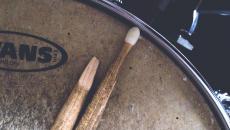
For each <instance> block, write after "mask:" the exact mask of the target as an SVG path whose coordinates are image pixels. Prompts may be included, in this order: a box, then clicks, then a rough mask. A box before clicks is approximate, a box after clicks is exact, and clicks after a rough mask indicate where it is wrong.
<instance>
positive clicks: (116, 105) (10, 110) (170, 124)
mask: <svg viewBox="0 0 230 130" xmlns="http://www.w3.org/2000/svg"><path fill="white" fill-rule="evenodd" d="M0 16H1V17H0V29H1V30H11V31H17V32H21V33H29V34H33V35H36V36H39V37H42V38H44V39H48V40H50V41H52V42H54V43H55V44H56V45H58V46H60V47H61V48H62V49H64V50H65V52H66V53H67V55H68V59H67V61H66V62H65V63H63V65H60V66H57V67H56V68H53V69H48V70H42V71H38V72H33V71H32V72H15V71H11V70H3V69H1V70H0V129H22V130H25V129H38V130H44V129H49V128H50V126H51V125H52V123H53V121H54V119H55V117H56V115H57V113H58V111H59V110H60V109H61V107H62V105H63V104H64V102H65V100H66V98H67V97H68V95H69V93H70V92H71V89H72V88H73V86H74V84H75V83H76V81H77V79H78V78H79V76H80V74H81V72H82V71H83V69H84V67H85V65H86V64H87V63H88V61H89V60H90V58H91V57H92V56H96V57H98V58H99V60H100V61H101V62H100V67H99V70H98V73H97V75H96V83H95V85H94V86H96V85H97V84H98V83H99V82H100V81H101V80H102V78H103V76H104V74H105V72H106V69H107V68H108V66H109V65H110V64H111V63H112V61H113V60H114V59H115V57H116V55H117V53H118V52H119V50H120V48H121V46H122V42H123V39H124V37H125V34H126V32H127V30H128V28H129V26H127V25H125V24H124V23H121V22H120V21H118V20H117V19H115V18H113V17H111V16H109V15H108V14H105V13H103V12H101V11H98V10H96V9H94V8H92V7H89V6H87V5H84V4H82V3H79V2H77V1H71V0H37V1H31V0H14V1H9V0H1V4H0ZM22 39H23V38H22ZM28 39H29V40H28ZM0 40H8V41H11V40H13V41H14V42H23V41H27V42H28V41H29V42H31V44H33V45H34V46H37V47H40V48H41V47H42V46H44V45H47V46H48V43H47V42H44V41H41V40H40V41H39V40H38V41H36V40H37V39H30V38H24V39H23V40H22V41H20V40H21V39H20V37H19V38H18V37H17V38H15V37H14V36H11V35H10V34H0ZM1 42H3V41H1ZM40 42H41V44H40ZM4 45H5V43H2V44H1V46H0V48H1V49H0V53H1V50H2V48H3V46H4ZM13 45H15V44H13ZM28 45H29V47H31V46H30V44H29V43H28ZM49 45H50V44H49ZM15 48H16V55H19V54H18V53H20V50H17V49H18V48H20V47H19V45H18V44H16V45H15ZM10 54H12V53H10ZM10 54H8V56H6V57H5V58H9V57H10V56H12V55H13V54H12V55H10ZM58 54H60V55H61V53H58ZM9 55H10V56H9ZM43 56H44V55H43ZM57 57H59V58H57V59H59V60H60V57H61V56H57ZM10 58H12V57H10ZM24 62H25V64H23V65H22V69H25V68H23V67H25V66H26V67H28V68H33V67H41V66H42V63H37V62H33V63H32V62H30V61H24ZM0 64H4V62H0ZM1 67H2V66H1ZM3 67H7V66H3ZM11 67H16V68H17V67H19V68H20V65H15V66H11ZM98 129H99V130H108V129H110V130H133V129H141V130H145V129H176V130H177V129H181V130H184V129H202V130H204V129H207V130H212V129H213V130H216V129H219V128H218V125H217V123H216V120H215V118H214V117H213V115H212V113H211V112H210V110H209V108H208V106H207V105H206V104H205V103H204V100H203V98H202V97H201V96H200V95H199V93H198V92H197V90H196V89H195V87H194V86H193V84H192V83H191V82H190V80H189V79H187V78H186V76H185V74H183V73H182V72H181V70H180V69H179V68H178V67H177V66H176V65H175V64H174V63H173V62H172V61H171V60H170V59H169V58H168V57H167V56H166V55H165V54H163V53H162V52H161V51H160V50H159V49H158V48H157V47H156V46H154V45H152V44H151V43H150V42H149V41H148V40H146V39H145V38H142V39H140V40H139V42H138V44H137V45H136V46H135V47H134V48H133V50H132V51H131V52H130V54H129V56H128V57H127V60H126V61H125V63H124V66H123V67H122V69H121V73H120V74H119V79H118V82H117V84H116V88H115V90H114V92H113V93H112V96H111V98H110V100H109V103H108V105H107V107H106V110H105V113H104V115H103V117H102V120H101V122H100V125H99V127H98Z"/></svg>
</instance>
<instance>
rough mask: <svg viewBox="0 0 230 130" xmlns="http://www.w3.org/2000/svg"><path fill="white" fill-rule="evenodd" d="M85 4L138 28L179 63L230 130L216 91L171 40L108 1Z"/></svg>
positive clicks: (229, 119)
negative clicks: (215, 93) (100, 9)
mask: <svg viewBox="0 0 230 130" xmlns="http://www.w3.org/2000/svg"><path fill="white" fill-rule="evenodd" d="M83 2H84V3H87V4H90V5H94V7H95V5H96V7H97V8H102V9H105V10H106V11H109V13H112V14H113V15H115V16H118V17H119V18H122V20H125V21H128V22H129V23H131V24H133V25H135V26H138V27H139V28H140V29H141V31H142V33H144V34H145V35H146V36H147V37H148V39H149V40H150V41H151V42H152V43H154V44H156V45H158V46H160V47H161V48H160V49H161V50H163V51H165V52H166V54H167V55H168V56H169V57H170V58H171V59H172V60H173V61H174V62H175V63H177V64H178V66H179V67H181V69H182V70H183V71H184V72H185V73H186V75H187V76H189V77H190V78H191V79H192V81H193V82H194V83H195V84H196V85H195V86H196V87H197V89H198V90H200V91H199V93H200V94H201V95H202V96H203V97H204V98H205V99H206V101H207V103H208V105H209V106H210V108H211V110H212V111H213V112H214V114H215V115H216V117H217V119H218V122H219V123H220V125H221V127H222V128H224V129H230V117H229V116H228V114H227V112H226V111H225V109H224V107H223V106H222V105H221V103H220V101H219V100H218V99H217V97H216V96H215V95H214V90H213V89H212V88H211V86H210V85H209V84H208V82H207V81H206V80H205V78H204V77H203V76H202V75H201V73H200V72H199V71H198V70H197V69H196V68H195V66H194V65H193V64H192V63H191V62H190V61H189V60H188V59H187V58H186V57H185V55H183V54H182V53H181V52H180V51H179V50H178V49H177V48H176V47H175V46H174V45H173V44H172V43H171V42H170V41H169V40H167V39H166V38H165V37H164V36H163V35H161V34H160V33H159V32H157V31H156V30H155V29H154V28H152V27H151V26H149V25H148V24H147V23H145V22H144V21H142V20H141V19H139V18H138V17H136V16H135V15H134V14H132V13H130V12H128V11H127V10H125V9H123V8H121V7H119V6H117V5H115V4H113V3H112V2H109V1H108V0H84V1H83ZM153 41H154V42H153Z"/></svg>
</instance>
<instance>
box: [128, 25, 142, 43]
mask: <svg viewBox="0 0 230 130" xmlns="http://www.w3.org/2000/svg"><path fill="white" fill-rule="evenodd" d="M139 37H140V29H139V28H138V27H132V28H131V29H129V31H128V33H127V35H126V37H125V42H126V43H129V44H131V45H135V44H136V43H137V40H138V39H139Z"/></svg>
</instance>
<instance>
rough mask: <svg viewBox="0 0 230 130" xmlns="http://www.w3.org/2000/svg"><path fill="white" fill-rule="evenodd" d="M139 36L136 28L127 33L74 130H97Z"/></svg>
mask: <svg viewBox="0 0 230 130" xmlns="http://www.w3.org/2000/svg"><path fill="white" fill-rule="evenodd" d="M139 36H140V30H139V29H138V28H137V27H133V28H131V29H130V30H129V31H128V33H127V35H126V38H125V44H124V45H123V47H122V50H121V52H120V54H119V55H118V57H117V59H116V60H115V62H114V63H113V64H112V65H111V67H110V68H109V70H108V71H107V73H106V75H105V78H104V80H103V81H102V82H101V84H100V86H99V88H98V90H97V91H96V93H95V95H94V97H93V99H92V101H91V103H90V104H89V106H88V108H87V109H86V112H85V114H84V115H83V117H82V119H81V120H80V122H79V124H78V126H77V128H76V130H95V129H96V128H97V126H98V124H99V120H100V118H101V116H102V114H103V111H104V109H105V107H106V104H107V102H108V99H109V97H110V95H111V93H112V90H113V88H114V86H115V83H116V81H117V75H118V72H119V69H120V67H121V65H122V63H123V62H124V60H125V57H126V56H127V54H128V53H129V51H130V49H131V48H132V46H133V45H135V44H136V42H137V40H138V38H139Z"/></svg>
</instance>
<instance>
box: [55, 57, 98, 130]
mask: <svg viewBox="0 0 230 130" xmlns="http://www.w3.org/2000/svg"><path fill="white" fill-rule="evenodd" d="M98 65H99V60H98V59H97V58H96V57H93V58H92V59H91V60H90V62H89V64H88V65H87V66H86V68H85V70H84V72H83V73H82V75H81V77H80V79H79V81H78V82H77V84H76V85H75V86H74V88H73V90H72V92H71V94H70V96H69V97H68V99H67V101H66V102H65V104H64V106H63V107H62V109H61V111H60V112H59V114H58V116H57V118H56V120H55V122H54V124H53V126H52V127H51V130H72V129H73V126H74V124H75V122H76V119H77V117H78V115H79V112H80V110H81V107H82V105H83V102H84V100H85V97H86V96H87V94H88V92H89V90H90V88H91V86H92V83H93V80H94V76H95V74H96V71H97V68H98Z"/></svg>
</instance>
